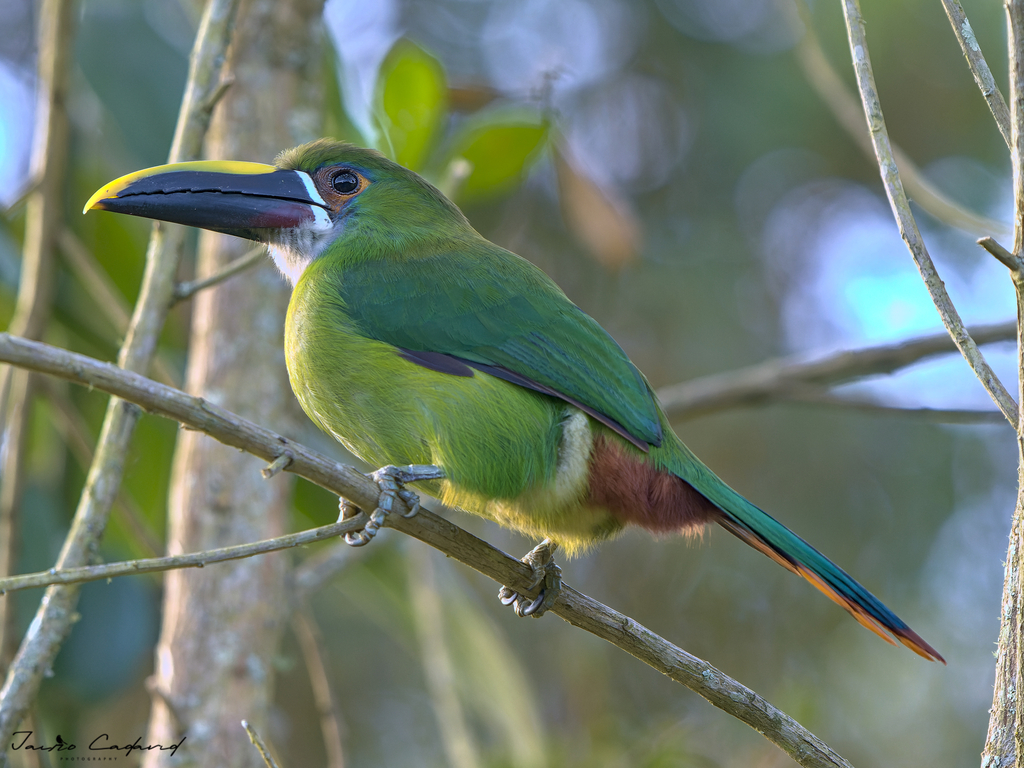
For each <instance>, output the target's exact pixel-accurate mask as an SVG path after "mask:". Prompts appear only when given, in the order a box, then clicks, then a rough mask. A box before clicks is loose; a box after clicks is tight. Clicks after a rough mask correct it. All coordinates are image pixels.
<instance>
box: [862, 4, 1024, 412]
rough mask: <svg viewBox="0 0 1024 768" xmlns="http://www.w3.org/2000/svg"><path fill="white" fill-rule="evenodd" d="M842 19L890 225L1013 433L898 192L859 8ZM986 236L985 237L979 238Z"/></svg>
mask: <svg viewBox="0 0 1024 768" xmlns="http://www.w3.org/2000/svg"><path fill="white" fill-rule="evenodd" d="M843 15H844V16H845V18H846V30H847V35H848V37H849V39H850V52H851V54H852V56H853V68H854V72H855V74H856V76H857V87H858V88H859V89H860V96H861V102H862V103H863V104H864V114H865V115H866V117H867V121H868V128H869V130H870V132H871V143H872V146H873V147H874V150H875V156H876V157H877V158H878V166H879V168H880V170H881V173H882V184H883V185H884V186H885V194H886V196H888V198H889V203H890V205H891V206H892V211H893V215H894V216H895V217H896V224H897V225H898V226H899V230H900V235H901V236H902V238H903V241H904V242H905V243H906V244H907V248H908V249H909V250H910V254H911V256H912V257H913V259H914V263H915V264H916V265H917V269H918V271H919V272H920V273H921V279H922V280H924V284H925V286H926V287H927V288H928V293H929V295H930V296H931V298H932V302H933V303H934V304H935V308H936V309H938V311H939V316H940V317H941V318H942V324H943V325H944V326H945V328H946V330H947V331H948V332H949V335H950V336H951V337H952V338H953V341H954V342H955V343H956V345H957V348H958V349H959V350H960V353H961V354H962V355H963V356H964V359H965V360H967V364H968V365H970V366H971V370H973V371H974V375H975V376H977V377H978V380H979V381H981V383H982V385H983V386H984V387H985V389H986V390H987V391H988V393H989V395H990V396H991V397H992V399H993V400H994V401H995V404H996V405H997V406H998V407H999V410H1001V411H1002V412H1003V415H1004V416H1006V419H1007V420H1008V421H1009V422H1010V423H1011V424H1012V425H1013V427H1014V429H1016V428H1017V421H1018V414H1017V403H1016V402H1014V399H1013V397H1012V396H1011V395H1010V393H1009V392H1007V391H1006V387H1004V386H1003V383H1002V382H1001V381H1000V380H999V377H998V376H996V374H995V372H994V371H993V370H992V367H991V366H990V365H989V364H988V362H987V361H986V360H985V356H984V355H982V354H981V350H980V349H978V345H977V343H976V342H975V341H974V339H973V338H971V335H970V334H969V333H968V332H967V329H966V328H965V327H964V324H963V320H961V319H960V314H959V313H958V312H957V310H956V307H954V306H953V302H952V300H950V298H949V293H947V291H946V286H945V285H944V284H943V282H942V280H941V279H940V278H939V274H938V272H937V271H936V270H935V265H934V264H933V263H932V258H931V256H930V255H929V254H928V249H927V248H926V247H925V244H924V240H923V239H922V238H921V233H920V231H919V230H918V228H917V222H916V221H915V220H914V215H913V213H912V212H911V210H910V202H909V201H908V200H907V195H906V192H904V190H903V182H902V181H901V180H900V171H899V168H898V167H897V164H896V159H895V157H894V156H893V149H892V146H891V145H890V143H889V134H888V132H887V131H886V129H885V118H884V117H883V115H882V107H881V104H880V103H879V101H878V90H877V88H876V87H875V77H874V75H873V74H872V72H871V59H870V57H869V56H868V46H867V36H866V33H865V31H864V19H863V17H862V16H861V12H860V6H859V4H858V2H857V0H843ZM983 234H991V232H988V233H983Z"/></svg>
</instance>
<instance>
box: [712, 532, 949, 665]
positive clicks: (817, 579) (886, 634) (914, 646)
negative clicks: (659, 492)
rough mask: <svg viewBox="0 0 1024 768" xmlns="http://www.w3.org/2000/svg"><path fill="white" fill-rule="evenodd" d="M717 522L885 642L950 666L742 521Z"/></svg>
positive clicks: (918, 638)
mask: <svg viewBox="0 0 1024 768" xmlns="http://www.w3.org/2000/svg"><path fill="white" fill-rule="evenodd" d="M717 522H718V523H719V524H721V526H722V527H723V528H725V529H726V530H727V531H729V532H730V533H732V534H734V535H735V536H737V537H738V538H740V539H742V540H743V541H745V542H746V543H747V544H749V545H750V546H752V547H753V548H754V549H756V550H758V551H759V552H763V553H764V554H766V555H767V556H768V557H770V558H771V559H772V560H774V561H775V562H776V563H778V564H779V565H781V566H782V567H783V568H786V569H787V570H790V571H792V572H793V573H796V574H799V575H800V576H803V577H804V578H805V579H807V581H809V582H810V583H811V584H813V585H814V586H815V587H817V588H818V589H819V590H821V592H822V593H824V594H825V596H826V597H828V598H829V599H830V600H832V601H833V602H835V603H837V604H839V605H841V606H842V607H843V608H845V609H846V610H847V611H848V612H849V613H850V615H851V616H853V618H855V619H856V620H857V621H858V622H860V623H861V624H862V625H863V626H865V627H867V628H868V629H870V630H871V631H872V632H874V633H875V634H876V635H878V636H879V637H880V638H882V639H883V640H885V642H887V643H889V645H896V643H895V642H893V639H892V638H893V637H895V638H896V640H899V642H900V643H902V644H903V645H905V646H906V647H907V648H909V649H910V650H912V651H913V652H914V653H916V654H917V655H918V656H921V657H923V658H925V659H928V660H929V661H941V662H942V663H943V664H945V663H946V660H945V659H944V658H942V655H941V654H939V652H938V651H936V650H935V649H934V648H932V647H931V646H930V645H928V643H926V642H925V641H924V640H923V639H922V638H921V636H920V635H919V634H917V633H916V632H915V631H914V630H912V629H911V628H910V627H908V626H907V625H906V624H904V623H903V622H902V621H900V620H899V619H898V618H896V617H895V616H894V617H893V618H895V619H896V621H897V622H898V623H899V625H902V626H898V625H886V624H883V623H882V622H880V621H879V620H878V619H877V618H875V617H874V616H872V615H871V614H870V613H869V612H868V611H867V610H866V608H865V607H864V606H862V605H861V604H860V603H858V602H856V601H855V600H853V599H851V598H850V597H848V596H846V595H842V594H840V593H839V592H838V591H836V590H835V589H834V588H833V587H832V586H831V585H829V584H828V582H826V581H825V580H824V579H823V578H822V577H821V576H819V575H818V574H817V573H815V572H813V571H811V570H810V569H809V568H807V567H806V566H804V565H803V564H801V563H798V562H796V561H794V560H792V559H791V558H789V557H787V556H786V555H785V554H783V553H781V552H779V551H778V550H777V549H775V548H774V547H773V546H772V545H771V544H769V543H768V542H767V541H765V540H764V539H762V538H761V537H760V536H758V535H757V534H756V533H754V532H753V531H752V530H750V529H749V528H747V527H746V526H745V525H743V524H742V523H740V522H739V521H737V520H735V519H733V518H731V517H729V516H726V515H722V516H721V517H720V518H719V519H718V521H717ZM869 597H870V595H869Z"/></svg>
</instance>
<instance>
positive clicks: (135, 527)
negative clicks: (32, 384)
mask: <svg viewBox="0 0 1024 768" xmlns="http://www.w3.org/2000/svg"><path fill="white" fill-rule="evenodd" d="M41 385H42V389H43V391H44V392H45V394H46V398H47V400H49V402H50V405H51V407H52V408H53V423H54V426H55V427H56V428H57V431H58V432H59V433H60V435H61V438H62V439H63V440H64V444H65V445H67V446H68V448H69V449H70V450H71V455H72V456H74V457H75V460H76V461H77V462H78V463H79V465H81V467H82V470H83V471H85V472H88V471H89V466H90V465H91V464H92V455H93V454H92V446H93V441H94V438H93V436H92V434H91V433H90V431H89V427H88V426H87V425H86V423H85V419H84V418H82V414H81V413H79V411H78V409H76V408H75V406H74V404H73V403H72V402H71V399H70V398H69V397H67V395H66V394H65V393H64V392H63V391H61V389H60V387H58V386H57V382H55V381H54V380H53V379H51V378H49V377H44V378H42V379H41ZM114 506H115V509H117V510H118V511H119V512H120V513H121V518H122V520H123V521H124V523H125V525H127V526H128V528H129V530H130V531H131V533H132V534H133V535H134V537H135V544H136V545H138V546H139V548H140V549H142V552H143V554H144V555H146V556H147V557H157V556H158V554H159V553H160V552H162V551H163V549H164V547H163V542H161V541H160V538H159V537H158V536H157V535H156V534H155V533H154V532H153V529H152V528H151V527H150V526H149V525H148V524H147V523H146V521H145V516H144V515H143V513H142V510H141V509H140V508H139V505H138V504H137V503H136V502H135V500H134V499H133V498H132V497H131V495H130V494H129V493H128V492H127V491H126V490H125V489H124V488H122V489H121V492H120V493H119V494H118V495H117V499H116V500H115V502H114Z"/></svg>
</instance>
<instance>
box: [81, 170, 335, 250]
mask: <svg viewBox="0 0 1024 768" xmlns="http://www.w3.org/2000/svg"><path fill="white" fill-rule="evenodd" d="M94 208H96V209H100V210H104V211H114V212H115V213H126V214H129V215H131V216H144V217H146V218H149V219H158V220H160V221H170V222H174V223H175V224H185V225H188V226H191V227H200V228H202V229H209V230H213V231H214V232H224V233H226V234H229V235H237V236H238V237H245V238H248V239H250V240H260V241H263V242H273V241H274V240H275V239H276V236H277V235H278V234H279V233H280V232H281V230H283V229H294V228H297V227H312V228H314V229H326V228H328V227H329V226H330V225H331V218H330V210H331V209H330V207H329V206H328V205H327V203H326V202H325V201H324V199H323V197H321V196H320V193H319V192H317V190H316V186H315V185H314V184H313V180H312V179H311V178H310V176H309V175H308V174H306V173H303V172H302V171H294V170H283V169H281V168H276V167H275V166H273V165H264V164H262V163H245V162H232V161H216V160H210V161H197V162H191V163H173V164H171V165H159V166H156V167H155V168H147V169H145V170H142V171H136V172H135V173H129V174H128V175H127V176H122V177H121V178H119V179H115V180H114V181H112V182H110V183H109V184H107V185H106V186H105V187H103V188H102V189H100V190H98V191H97V192H96V194H94V195H93V196H92V197H90V198H89V202H87V203H86V204H85V208H84V209H83V211H82V212H83V213H85V212H87V211H90V210H92V209H94Z"/></svg>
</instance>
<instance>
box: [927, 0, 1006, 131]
mask: <svg viewBox="0 0 1024 768" xmlns="http://www.w3.org/2000/svg"><path fill="white" fill-rule="evenodd" d="M942 7H943V8H945V9H946V16H948V17H949V23H950V24H951V25H952V26H953V34H955V35H956V40H957V42H958V43H960V50H962V51H963V52H964V57H965V58H966V59H967V66H969V67H970V68H971V74H972V75H974V82H976V83H977V84H978V88H980V89H981V95H982V96H984V97H985V103H986V104H988V108H989V110H990V111H991V112H992V117H994V118H995V121H996V127H998V128H999V132H1000V133H1001V134H1002V135H1003V140H1004V141H1006V146H1010V108H1009V107H1007V106H1006V100H1005V99H1004V98H1003V94H1002V93H1000V92H999V86H998V85H996V80H995V78H994V77H992V70H990V69H989V68H988V62H986V61H985V57H984V56H983V55H982V53H981V46H980V45H978V39H977V38H976V37H975V36H974V30H973V29H971V22H969V21H968V20H967V14H966V13H964V9H963V6H961V5H960V3H959V2H958V0H942Z"/></svg>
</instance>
